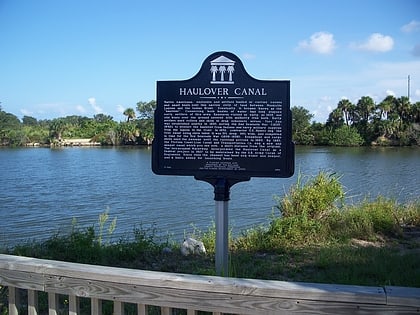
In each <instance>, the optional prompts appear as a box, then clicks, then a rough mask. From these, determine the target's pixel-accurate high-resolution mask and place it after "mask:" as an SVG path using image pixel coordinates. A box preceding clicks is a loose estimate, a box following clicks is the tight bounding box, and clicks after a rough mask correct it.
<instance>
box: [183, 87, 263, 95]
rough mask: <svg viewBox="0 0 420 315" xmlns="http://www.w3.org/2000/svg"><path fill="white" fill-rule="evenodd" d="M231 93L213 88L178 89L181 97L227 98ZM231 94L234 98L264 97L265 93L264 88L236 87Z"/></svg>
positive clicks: (225, 89) (220, 88)
mask: <svg viewBox="0 0 420 315" xmlns="http://www.w3.org/2000/svg"><path fill="white" fill-rule="evenodd" d="M229 92H231V91H230V90H229V89H228V88H222V87H219V88H214V87H207V88H202V87H193V88H186V87H182V88H179V95H181V96H228V95H229V94H231V93H229ZM233 94H235V95H236V96H266V95H267V91H266V90H265V88H255V87H247V88H242V87H237V88H235V89H234V90H233Z"/></svg>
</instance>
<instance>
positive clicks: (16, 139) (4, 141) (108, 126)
mask: <svg viewBox="0 0 420 315" xmlns="http://www.w3.org/2000/svg"><path fill="white" fill-rule="evenodd" d="M155 108H156V102H155V101H150V102H138V103H137V105H136V108H135V109H133V108H127V109H126V110H125V111H124V112H123V114H124V115H125V116H126V120H125V121H121V122H117V121H115V120H114V119H113V117H112V116H110V115H105V114H96V115H94V116H93V118H89V117H85V116H77V115H72V116H66V117H60V118H54V119H45V120H37V119H36V118H34V117H31V116H23V118H22V121H20V120H19V118H18V117H16V116H15V115H13V114H11V113H7V112H5V111H3V110H2V108H1V107H0V145H3V146H4V145H6V146H25V145H28V144H32V145H34V144H37V145H51V146H59V145H60V144H61V142H62V140H63V139H79V138H83V139H91V142H96V143H100V144H101V145H140V144H150V143H151V141H152V140H153V129H154V125H153V113H154V110H155Z"/></svg>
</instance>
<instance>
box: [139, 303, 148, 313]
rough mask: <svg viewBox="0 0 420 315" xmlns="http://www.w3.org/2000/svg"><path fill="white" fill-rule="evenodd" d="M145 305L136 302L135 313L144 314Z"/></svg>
mask: <svg viewBox="0 0 420 315" xmlns="http://www.w3.org/2000/svg"><path fill="white" fill-rule="evenodd" d="M146 311H147V307H146V305H144V304H140V303H139V304H137V315H146Z"/></svg>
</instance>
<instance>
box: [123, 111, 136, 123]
mask: <svg viewBox="0 0 420 315" xmlns="http://www.w3.org/2000/svg"><path fill="white" fill-rule="evenodd" d="M123 114H124V116H127V122H129V121H130V119H134V118H136V112H135V111H134V109H132V108H127V109H126V110H125V111H124V112H123Z"/></svg>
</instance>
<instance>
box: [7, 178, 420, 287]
mask: <svg viewBox="0 0 420 315" xmlns="http://www.w3.org/2000/svg"><path fill="white" fill-rule="evenodd" d="M344 197H345V192H344V189H343V186H342V185H341V183H340V178H339V177H338V176H337V175H335V174H332V173H325V172H321V173H319V174H318V175H316V176H311V177H307V176H303V175H299V178H298V180H297V182H296V183H295V184H294V185H293V186H292V187H291V188H290V190H289V191H288V192H287V193H286V194H285V195H284V196H283V197H281V198H280V197H278V198H276V205H275V207H274V208H273V213H272V215H271V217H270V218H269V220H268V223H267V224H263V225H260V226H256V227H253V228H251V229H249V230H246V231H241V232H240V233H230V236H229V239H230V240H229V244H230V245H229V247H230V263H229V275H230V276H233V277H242V278H257V279H272V280H286V281H307V282H323V283H341V284H358V285H374V286H382V285H395V286H411V287H420V269H419V268H418V266H419V265H420V234H419V232H420V200H414V201H413V202H409V203H406V204H399V203H397V202H395V201H394V200H392V199H387V198H385V197H378V198H377V199H375V200H368V199H366V200H365V201H363V202H361V203H360V204H357V205H355V204H351V205H347V204H346V203H345V198H344ZM115 228H117V223H116V219H115V218H114V219H112V218H111V215H110V214H109V213H108V212H105V213H103V214H102V215H101V216H100V218H99V220H98V223H97V224H95V225H92V226H89V227H78V225H77V223H76V222H74V223H73V225H72V230H71V232H70V233H69V234H60V233H58V234H56V235H53V236H51V237H50V238H49V239H47V240H46V241H42V242H28V243H26V244H21V245H18V246H15V247H13V248H8V249H2V252H3V253H8V254H13V255H22V256H30V257H37V258H44V259H54V260H63V261H70V262H80V263H88V264H100V265H108V266H118V267H126V268H136V269H145V270H156V271H166V272H177V273H190V274H205V275H214V274H215V228H214V226H210V227H209V228H208V229H207V230H205V231H200V230H198V229H196V228H193V227H192V229H191V231H189V232H188V233H186V235H185V236H186V237H193V238H196V239H198V240H201V241H202V242H203V243H204V245H205V247H206V250H207V252H206V254H201V255H190V256H183V255H182V254H181V253H180V245H181V244H179V242H175V241H173V240H172V239H171V237H170V235H169V234H168V235H163V236H162V233H159V231H158V228H157V226H155V225H153V226H150V227H144V226H141V225H140V226H139V227H137V228H136V229H134V231H133V234H134V235H128V236H127V237H122V238H120V239H119V240H115V239H113V238H112V233H113V231H114V230H115ZM234 234H235V235H236V236H235V237H234V236H232V235H234Z"/></svg>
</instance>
